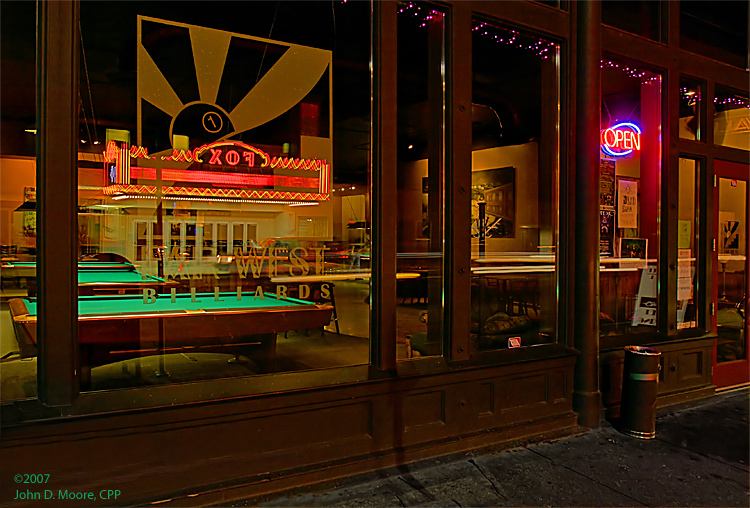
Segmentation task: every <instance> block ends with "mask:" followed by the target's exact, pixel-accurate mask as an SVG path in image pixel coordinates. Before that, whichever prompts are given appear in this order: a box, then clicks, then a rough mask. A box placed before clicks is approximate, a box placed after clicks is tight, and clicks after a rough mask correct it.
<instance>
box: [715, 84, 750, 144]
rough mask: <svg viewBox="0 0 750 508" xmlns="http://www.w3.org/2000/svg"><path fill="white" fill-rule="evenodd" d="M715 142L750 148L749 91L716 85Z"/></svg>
mask: <svg viewBox="0 0 750 508" xmlns="http://www.w3.org/2000/svg"><path fill="white" fill-rule="evenodd" d="M714 143H715V144H717V145H721V146H728V147H731V148H739V149H740V150H750V100H749V99H748V94H747V92H736V91H734V90H730V89H729V88H725V87H722V86H717V87H716V96H715V97H714Z"/></svg>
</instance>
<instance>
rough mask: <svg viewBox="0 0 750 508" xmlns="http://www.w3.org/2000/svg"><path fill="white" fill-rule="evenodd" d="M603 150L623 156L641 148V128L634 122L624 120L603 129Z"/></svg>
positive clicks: (615, 155)
mask: <svg viewBox="0 0 750 508" xmlns="http://www.w3.org/2000/svg"><path fill="white" fill-rule="evenodd" d="M601 145H602V152H604V153H606V154H607V155H610V156H612V157H623V156H625V155H630V154H631V153H633V152H639V151H640V150H641V129H640V127H638V126H637V125H636V124H634V123H630V122H622V123H618V124H617V125H613V126H612V127H608V128H606V129H602V133H601Z"/></svg>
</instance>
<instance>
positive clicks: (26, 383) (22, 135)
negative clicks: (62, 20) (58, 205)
mask: <svg viewBox="0 0 750 508" xmlns="http://www.w3.org/2000/svg"><path fill="white" fill-rule="evenodd" d="M0 23H1V27H2V28H1V29H0V52H2V64H1V67H0V101H2V110H0V136H2V138H0V249H2V251H1V253H0V256H1V259H0V281H1V282H2V286H1V287H0V358H1V360H0V361H2V367H0V398H1V399H2V400H12V399H24V398H31V397H36V396H37V369H36V365H37V364H36V352H37V349H36V344H33V343H30V342H29V341H28V340H26V337H25V336H24V335H23V334H21V335H17V334H16V326H15V323H14V321H13V313H12V312H11V311H10V307H11V305H10V302H11V301H13V300H18V299H20V298H26V297H28V296H29V295H34V294H35V292H36V284H35V280H36V260H37V256H36V248H37V234H38V231H37V226H36V224H37V221H36V218H37V214H36V210H37V208H36V184H37V182H36V159H35V156H36V144H35V143H36V132H37V126H36V105H35V100H36V94H35V91H36V84H35V77H36V52H35V48H36V6H35V4H34V2H2V3H0Z"/></svg>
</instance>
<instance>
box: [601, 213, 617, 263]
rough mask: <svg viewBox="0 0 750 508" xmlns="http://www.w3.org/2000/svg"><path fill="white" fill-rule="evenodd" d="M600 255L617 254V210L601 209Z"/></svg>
mask: <svg viewBox="0 0 750 508" xmlns="http://www.w3.org/2000/svg"><path fill="white" fill-rule="evenodd" d="M599 228H600V229H599V255H600V256H605V257H613V256H614V255H615V211H614V210H599Z"/></svg>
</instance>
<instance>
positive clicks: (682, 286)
mask: <svg viewBox="0 0 750 508" xmlns="http://www.w3.org/2000/svg"><path fill="white" fill-rule="evenodd" d="M694 270H695V269H694V268H693V267H692V266H690V265H686V266H679V267H678V268H677V300H690V299H691V298H692V297H693V271H694Z"/></svg>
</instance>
